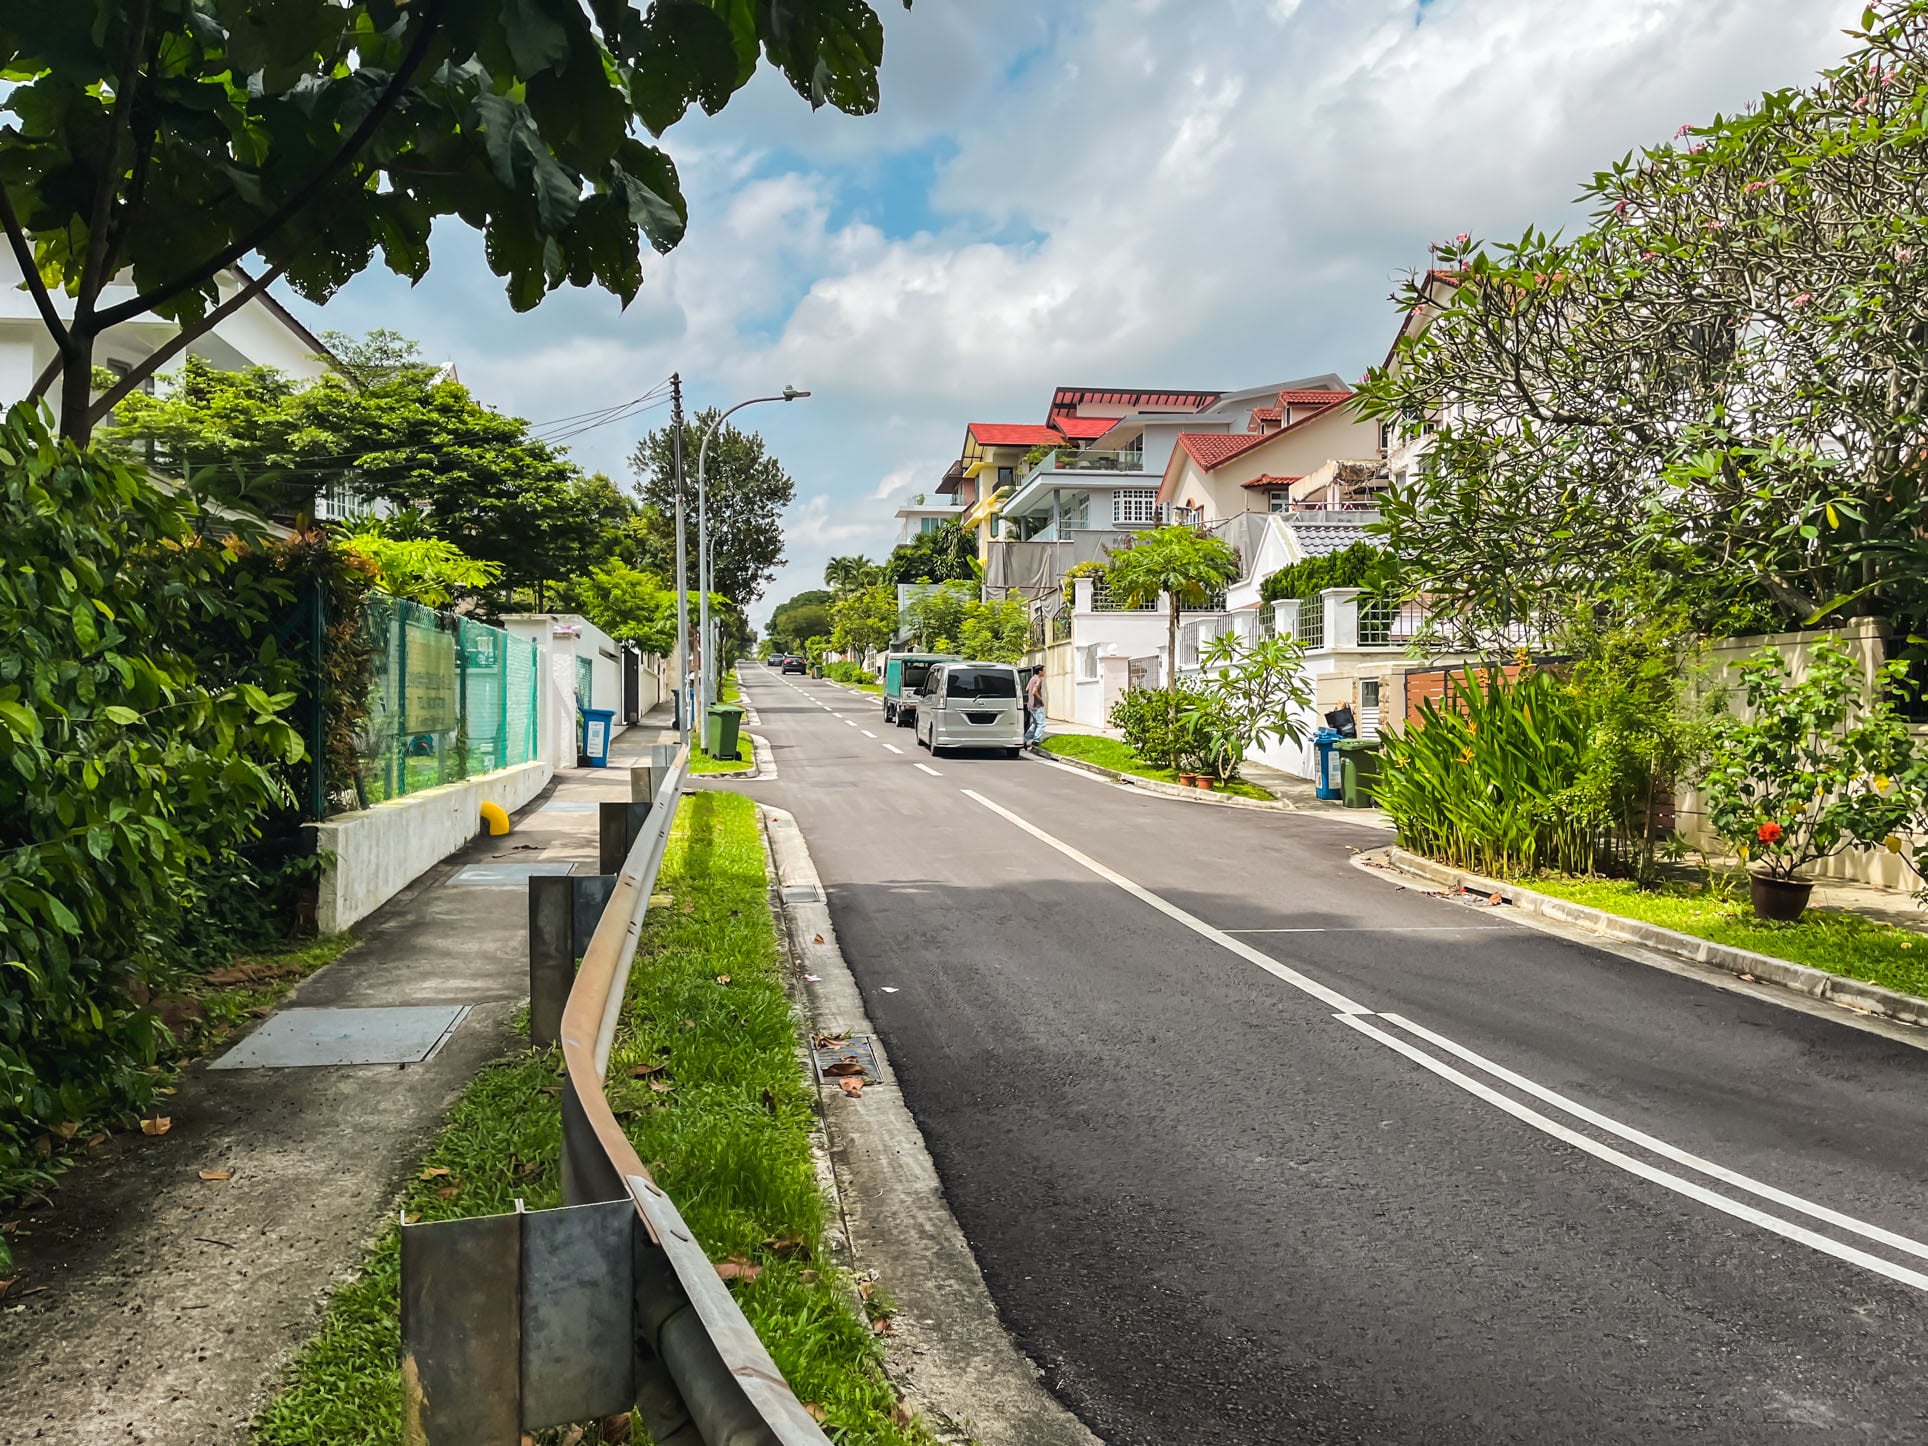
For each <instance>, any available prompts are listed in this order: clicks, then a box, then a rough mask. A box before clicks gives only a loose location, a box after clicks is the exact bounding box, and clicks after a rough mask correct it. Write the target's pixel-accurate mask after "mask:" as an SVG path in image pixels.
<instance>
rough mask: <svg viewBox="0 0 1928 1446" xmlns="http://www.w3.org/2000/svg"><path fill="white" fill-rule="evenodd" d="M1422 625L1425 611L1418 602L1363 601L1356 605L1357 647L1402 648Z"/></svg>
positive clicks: (1416, 634) (1418, 631)
mask: <svg viewBox="0 0 1928 1446" xmlns="http://www.w3.org/2000/svg"><path fill="white" fill-rule="evenodd" d="M1425 625H1426V610H1425V609H1424V608H1423V607H1421V606H1420V605H1419V604H1418V603H1412V602H1409V603H1384V602H1366V601H1361V602H1360V604H1359V646H1360V647H1362V648H1403V647H1405V646H1406V645H1407V644H1409V643H1411V642H1412V640H1413V639H1414V638H1416V637H1418V636H1419V633H1420V629H1421V628H1423V627H1424V626H1425Z"/></svg>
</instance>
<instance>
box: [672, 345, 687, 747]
mask: <svg viewBox="0 0 1928 1446" xmlns="http://www.w3.org/2000/svg"><path fill="white" fill-rule="evenodd" d="M669 397H670V402H669V415H670V426H671V427H673V428H674V429H675V434H676V726H677V731H678V732H679V734H680V735H681V742H682V743H683V745H684V746H685V747H688V746H689V741H690V599H689V587H690V584H689V560H688V558H687V557H686V556H685V555H684V542H683V374H682V373H681V372H676V373H674V374H673V375H672V376H671V377H670V379H669Z"/></svg>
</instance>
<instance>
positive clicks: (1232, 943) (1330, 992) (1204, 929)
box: [964, 788, 1371, 1014]
mask: <svg viewBox="0 0 1928 1446" xmlns="http://www.w3.org/2000/svg"><path fill="white" fill-rule="evenodd" d="M964 796H965V797H966V798H968V799H971V800H972V801H973V802H976V803H981V804H983V805H984V807H986V808H988V809H990V810H991V812H992V813H994V814H996V815H997V816H998V817H1000V818H1003V819H1006V820H1008V821H1009V822H1011V823H1014V824H1016V825H1017V826H1018V827H1019V828H1021V829H1023V830H1024V831H1025V832H1026V833H1028V834H1030V835H1031V836H1032V837H1033V838H1035V839H1037V840H1038V841H1039V842H1040V843H1045V844H1049V845H1050V846H1051V847H1052V848H1054V849H1056V850H1057V851H1058V852H1059V853H1061V854H1063V855H1064V856H1065V857H1066V858H1068V859H1070V860H1071V861H1072V862H1073V863H1076V864H1080V865H1082V866H1083V867H1085V868H1087V869H1089V870H1091V872H1092V873H1094V874H1096V875H1097V876H1098V877H1099V878H1101V879H1103V880H1105V882H1107V883H1110V884H1116V885H1117V886H1118V887H1119V888H1121V889H1123V890H1124V891H1125V892H1126V893H1128V894H1130V895H1131V896H1132V897H1133V898H1135V899H1138V900H1139V901H1141V902H1142V903H1146V904H1150V905H1151V906H1152V908H1154V909H1156V910H1158V912H1159V913H1161V914H1163V915H1165V916H1166V917H1167V918H1170V919H1176V920H1177V921H1178V922H1179V923H1181V924H1183V925H1184V926H1185V927H1186V928H1187V929H1190V930H1191V931H1192V932H1193V933H1194V934H1197V935H1199V936H1200V937H1202V938H1206V939H1209V940H1211V941H1212V942H1213V943H1214V944H1217V945H1218V946H1219V947H1220V948H1222V949H1229V950H1230V951H1231V952H1232V953H1234V954H1236V955H1238V956H1239V958H1241V959H1243V960H1245V961H1246V963H1248V964H1256V965H1257V966H1258V967H1259V968H1261V969H1263V970H1264V971H1265V972H1266V973H1267V974H1270V975H1272V976H1273V977H1274V978H1276V979H1282V980H1284V981H1285V982H1286V983H1287V984H1290V985H1291V986H1292V987H1293V988H1294V989H1300V990H1303V991H1304V992H1305V993H1307V994H1310V995H1311V996H1312V997H1313V998H1314V999H1317V1000H1319V1001H1321V1002H1322V1003H1325V1004H1329V1005H1331V1006H1332V1007H1333V1008H1334V1009H1338V1010H1343V1011H1344V1012H1346V1013H1347V1014H1368V1013H1370V1012H1371V1011H1370V1010H1368V1009H1367V1008H1366V1006H1365V1005H1363V1004H1360V1003H1358V1002H1357V1001H1355V1000H1351V999H1348V998H1346V996H1345V995H1343V994H1341V993H1340V992H1339V991H1338V990H1336V989H1328V988H1326V986H1325V985H1323V984H1321V983H1320V982H1319V981H1318V980H1316V979H1311V978H1308V977H1307V976H1305V975H1303V974H1301V973H1299V971H1298V970H1296V969H1288V968H1286V966H1285V965H1283V964H1281V963H1279V961H1278V960H1276V959H1274V958H1272V957H1271V956H1270V955H1269V954H1261V953H1260V952H1259V951H1258V950H1257V949H1254V948H1253V947H1252V946H1251V945H1250V944H1245V943H1241V942H1240V941H1239V940H1237V939H1234V938H1233V937H1232V936H1231V935H1230V934H1228V933H1226V932H1225V931H1224V930H1223V929H1215V928H1213V927H1212V926H1211V925H1210V924H1208V923H1206V922H1205V921H1204V920H1203V919H1201V918H1199V917H1198V915H1196V914H1192V913H1188V912H1187V911H1185V910H1184V909H1181V908H1179V907H1178V905H1176V904H1173V903H1170V902H1168V901H1167V900H1165V899H1162V898H1160V897H1159V896H1158V895H1157V894H1154V893H1153V892H1152V891H1151V890H1150V889H1148V888H1146V887H1144V885H1142V884H1138V883H1134V882H1133V881H1132V880H1130V879H1128V878H1126V877H1125V876H1124V875H1123V874H1121V873H1119V872H1117V871H1116V870H1115V869H1108V868H1106V867H1105V866H1104V865H1103V864H1101V863H1099V862H1098V861H1097V860H1096V859H1094V858H1092V857H1091V856H1090V855H1089V854H1084V853H1080V852H1079V851H1078V850H1077V849H1075V848H1073V847H1072V846H1071V845H1070V844H1068V843H1066V842H1064V840H1062V839H1058V838H1053V837H1052V836H1051V835H1050V834H1048V833H1046V832H1045V831H1044V830H1043V829H1041V828H1039V827H1038V826H1037V825H1036V824H1034V823H1032V822H1031V821H1030V820H1028V819H1023V818H1019V817H1018V816H1017V815H1016V814H1015V813H1012V812H1011V810H1010V809H1008V808H1005V807H1003V806H1001V805H999V804H995V803H992V802H991V800H990V799H988V798H986V797H985V796H984V795H983V794H981V793H978V792H976V791H975V790H973V789H969V788H967V789H965V790H964Z"/></svg>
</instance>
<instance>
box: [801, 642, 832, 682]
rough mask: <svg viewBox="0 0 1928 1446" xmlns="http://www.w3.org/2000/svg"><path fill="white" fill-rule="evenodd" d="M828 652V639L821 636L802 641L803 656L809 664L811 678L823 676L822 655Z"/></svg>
mask: <svg viewBox="0 0 1928 1446" xmlns="http://www.w3.org/2000/svg"><path fill="white" fill-rule="evenodd" d="M829 650H830V639H828V638H826V637H822V636H818V637H814V638H805V639H804V640H803V655H804V657H805V659H806V660H808V662H809V664H810V673H811V676H812V677H817V678H821V677H822V676H823V655H824V654H825V653H827V652H828V651H829Z"/></svg>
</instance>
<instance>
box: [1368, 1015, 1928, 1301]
mask: <svg viewBox="0 0 1928 1446" xmlns="http://www.w3.org/2000/svg"><path fill="white" fill-rule="evenodd" d="M1335 1017H1336V1018H1337V1019H1338V1021H1339V1022H1340V1023H1341V1024H1343V1025H1345V1026H1346V1027H1347V1028H1349V1029H1356V1030H1358V1031H1359V1033H1361V1034H1363V1035H1365V1036H1367V1037H1368V1038H1369V1039H1375V1040H1377V1041H1378V1042H1379V1043H1381V1044H1383V1045H1385V1046H1386V1048H1388V1049H1391V1050H1396V1051H1398V1052H1399V1053H1400V1054H1403V1055H1405V1056H1406V1058H1408V1059H1410V1060H1411V1061H1412V1062H1413V1063H1414V1064H1417V1065H1419V1066H1420V1067H1421V1068H1422V1069H1428V1070H1431V1071H1432V1072H1433V1073H1434V1074H1436V1075H1438V1076H1439V1077H1440V1078H1441V1079H1443V1080H1446V1081H1448V1082H1449V1083H1451V1084H1455V1085H1458V1086H1459V1087H1460V1088H1461V1089H1463V1090H1465V1091H1466V1092H1467V1093H1468V1094H1470V1095H1473V1096H1475V1097H1476V1098H1478V1099H1481V1100H1484V1101H1485V1102H1486V1103H1487V1104H1489V1105H1491V1106H1493V1108H1494V1109H1496V1110H1503V1111H1504V1112H1505V1113H1507V1114H1509V1115H1511V1116H1513V1118H1514V1119H1516V1120H1519V1121H1520V1122H1521V1123H1522V1124H1527V1125H1531V1126H1532V1127H1533V1128H1534V1129H1536V1130H1539V1131H1542V1132H1543V1133H1545V1134H1548V1135H1551V1136H1553V1138H1554V1139H1556V1140H1562V1141H1564V1142H1565V1143H1567V1144H1569V1145H1571V1146H1573V1148H1574V1149H1576V1150H1580V1151H1583V1152H1585V1153H1586V1154H1589V1155H1592V1156H1593V1157H1594V1158H1595V1159H1597V1160H1605V1161H1606V1162H1607V1163H1608V1164H1609V1165H1614V1166H1617V1167H1618V1168H1620V1169H1622V1170H1625V1171H1626V1172H1627V1173H1628V1174H1630V1175H1637V1176H1639V1177H1640V1178H1641V1179H1643V1180H1646V1181H1648V1182H1649V1183H1651V1184H1655V1185H1658V1186H1660V1187H1661V1188H1662V1189H1665V1190H1672V1191H1673V1192H1675V1193H1676V1194H1679V1195H1685V1196H1686V1197H1687V1198H1688V1199H1690V1200H1697V1201H1699V1202H1700V1203H1701V1204H1702V1205H1705V1206H1708V1207H1709V1208H1710V1209H1714V1210H1718V1211H1720V1212H1721V1213H1722V1214H1724V1215H1732V1216H1734V1217H1735V1218H1736V1219H1739V1220H1745V1221H1747V1222H1748V1223H1749V1224H1750V1225H1758V1226H1760V1227H1761V1229H1763V1230H1768V1231H1772V1232H1773V1233H1774V1234H1776V1235H1780V1236H1783V1237H1785V1238H1786V1239H1788V1240H1794V1241H1798V1242H1799V1243H1800V1244H1802V1245H1805V1246H1807V1247H1808V1248H1809V1249H1812V1250H1818V1251H1820V1252H1821V1253H1822V1254H1823V1255H1832V1256H1833V1257H1834V1258H1835V1259H1837V1260H1845V1261H1847V1262H1849V1263H1850V1264H1852V1265H1859V1266H1861V1267H1862V1268H1863V1269H1864V1270H1872V1271H1873V1272H1874V1273H1875V1274H1877V1275H1885V1276H1887V1277H1888V1279H1890V1280H1896V1281H1900V1282H1901V1283H1902V1284H1903V1285H1911V1286H1913V1287H1914V1288H1915V1289H1916V1290H1924V1291H1928V1275H1923V1274H1922V1273H1921V1272H1920V1271H1916V1270H1910V1269H1908V1268H1907V1267H1906V1266H1905V1265H1895V1264H1894V1263H1892V1262H1891V1261H1886V1260H1883V1259H1882V1258H1881V1257H1880V1256H1878V1255H1870V1254H1868V1253H1867V1252H1866V1251H1865V1250H1856V1249H1855V1248H1854V1247H1853V1246H1852V1245H1843V1244H1842V1243H1841V1242H1840V1241H1838V1240H1830V1239H1829V1238H1828V1237H1827V1236H1825V1235H1822V1234H1820V1233H1818V1232H1816V1231H1813V1230H1809V1229H1808V1228H1807V1227H1805V1226H1802V1225H1794V1224H1791V1223H1789V1222H1788V1221H1786V1220H1782V1219H1781V1218H1780V1217H1779V1216H1775V1215H1769V1214H1768V1213H1767V1212H1766V1211H1765V1210H1756V1209H1755V1208H1754V1207H1753V1206H1752V1205H1744V1204H1742V1203H1741V1202H1740V1201H1738V1200H1730V1199H1728V1198H1727V1196H1725V1195H1722V1194H1720V1193H1718V1192H1717V1191H1713V1190H1709V1189H1708V1188H1707V1187H1706V1186H1704V1185H1696V1184H1695V1183H1694V1182H1693V1181H1692V1180H1687V1179H1683V1178H1682V1177H1681V1176H1679V1175H1674V1174H1669V1173H1668V1172H1667V1171H1665V1170H1662V1169H1660V1168H1659V1167H1658V1166H1656V1165H1649V1164H1648V1163H1647V1162H1646V1161H1645V1160H1636V1159H1635V1158H1634V1157H1633V1156H1632V1155H1626V1154H1622V1153H1621V1152H1620V1151H1619V1150H1616V1149H1614V1148H1613V1147H1612V1146H1611V1145H1603V1144H1601V1143H1600V1142H1599V1141H1598V1140H1596V1139H1594V1138H1592V1137H1591V1136H1589V1135H1583V1134H1581V1133H1580V1132H1579V1131H1578V1130H1574V1129H1569V1128H1568V1127H1567V1126H1565V1125H1563V1124H1561V1123H1560V1122H1559V1121H1558V1120H1551V1119H1548V1118H1547V1117H1546V1116H1545V1115H1543V1114H1541V1113H1540V1112H1539V1111H1538V1110H1535V1109H1529V1108H1528V1107H1527V1106H1525V1105H1523V1104H1521V1103H1519V1102H1518V1101H1517V1100H1514V1099H1511V1098H1509V1097H1508V1096H1506V1095H1503V1094H1501V1093H1500V1092H1499V1091H1498V1090H1496V1089H1492V1088H1490V1087H1488V1086H1486V1085H1483V1084H1481V1083H1480V1082H1479V1081H1478V1080H1476V1079H1474V1078H1473V1077H1472V1076H1471V1075H1468V1074H1463V1073H1461V1072H1460V1071H1459V1070H1456V1069H1454V1068H1453V1067H1452V1066H1451V1065H1449V1064H1447V1063H1445V1062H1444V1061H1442V1060H1437V1059H1434V1058H1433V1057H1432V1056H1431V1055H1430V1054H1428V1053H1426V1051H1425V1050H1423V1049H1420V1048H1419V1047H1417V1046H1416V1045H1411V1044H1408V1043H1406V1041H1405V1040H1403V1039H1399V1038H1396V1037H1395V1036H1393V1035H1390V1034H1387V1033H1386V1032H1385V1031H1384V1030H1382V1029H1376V1028H1374V1027H1373V1026H1372V1025H1371V1024H1369V1023H1367V1022H1366V1021H1365V1020H1364V1019H1361V1018H1360V1017H1359V1016H1358V1015H1356V1014H1341V1015H1337V1016H1335Z"/></svg>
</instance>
